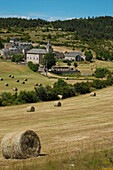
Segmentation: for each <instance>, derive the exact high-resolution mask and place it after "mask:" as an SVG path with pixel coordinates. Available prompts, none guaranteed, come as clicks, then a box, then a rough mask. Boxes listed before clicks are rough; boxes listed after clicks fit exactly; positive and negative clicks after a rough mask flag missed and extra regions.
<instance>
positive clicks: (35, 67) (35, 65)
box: [28, 61, 39, 72]
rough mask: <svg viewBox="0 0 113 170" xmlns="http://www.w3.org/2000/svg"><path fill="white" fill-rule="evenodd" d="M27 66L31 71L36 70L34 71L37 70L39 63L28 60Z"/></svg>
mask: <svg viewBox="0 0 113 170" xmlns="http://www.w3.org/2000/svg"><path fill="white" fill-rule="evenodd" d="M28 67H29V68H30V69H31V70H32V71H34V72H36V71H37V70H38V68H39V64H33V63H32V61H29V62H28Z"/></svg>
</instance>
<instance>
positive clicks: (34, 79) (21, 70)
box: [0, 62, 56, 92]
mask: <svg viewBox="0 0 113 170" xmlns="http://www.w3.org/2000/svg"><path fill="white" fill-rule="evenodd" d="M9 74H11V75H14V76H15V78H14V79H12V78H9ZM0 77H2V78H4V81H0V92H3V91H10V92H12V88H13V87H17V88H18V90H33V88H34V84H35V83H41V84H43V85H51V84H53V83H54V82H55V81H56V80H54V79H48V78H47V77H44V76H42V75H40V74H39V73H34V72H32V71H31V70H30V69H29V68H28V67H27V66H22V65H17V64H15V63H11V62H0ZM25 78H27V79H28V81H27V82H26V84H21V82H22V81H24V79H25ZM17 79H19V80H20V82H19V83H17V82H16V80H17ZM5 83H8V84H9V86H8V87H6V86H5Z"/></svg>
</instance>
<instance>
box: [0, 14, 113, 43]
mask: <svg viewBox="0 0 113 170" xmlns="http://www.w3.org/2000/svg"><path fill="white" fill-rule="evenodd" d="M45 25H46V26H48V27H54V28H56V29H59V28H61V29H62V31H69V32H75V40H78V39H81V40H84V41H87V40H88V39H94V38H96V39H106V40H108V39H113V17H110V16H105V17H95V18H94V17H92V18H90V17H88V19H86V18H84V19H83V18H81V19H72V20H65V21H60V20H57V21H52V22H49V21H45V20H42V19H29V20H27V19H21V18H0V28H7V26H8V27H23V28H35V27H38V26H45Z"/></svg>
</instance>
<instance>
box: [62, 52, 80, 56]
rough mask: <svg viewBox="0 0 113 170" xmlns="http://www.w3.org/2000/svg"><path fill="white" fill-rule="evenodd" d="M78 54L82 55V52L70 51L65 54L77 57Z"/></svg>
mask: <svg viewBox="0 0 113 170" xmlns="http://www.w3.org/2000/svg"><path fill="white" fill-rule="evenodd" d="M77 55H80V56H82V53H81V52H69V53H66V54H65V57H76V56H77Z"/></svg>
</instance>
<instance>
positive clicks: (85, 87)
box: [74, 82, 90, 94]
mask: <svg viewBox="0 0 113 170" xmlns="http://www.w3.org/2000/svg"><path fill="white" fill-rule="evenodd" d="M74 88H75V90H76V92H77V93H79V94H86V93H90V83H89V82H86V83H84V82H82V83H76V84H74Z"/></svg>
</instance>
